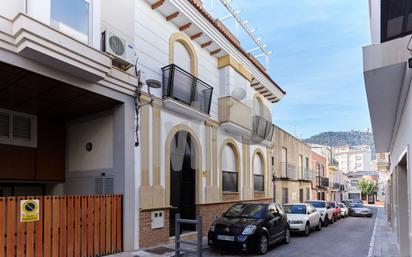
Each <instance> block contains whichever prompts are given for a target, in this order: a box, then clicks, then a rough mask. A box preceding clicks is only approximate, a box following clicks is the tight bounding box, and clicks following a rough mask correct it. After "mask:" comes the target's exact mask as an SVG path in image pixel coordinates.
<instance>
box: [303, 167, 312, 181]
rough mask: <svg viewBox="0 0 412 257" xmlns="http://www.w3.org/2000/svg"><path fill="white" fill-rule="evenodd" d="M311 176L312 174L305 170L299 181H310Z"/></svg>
mask: <svg viewBox="0 0 412 257" xmlns="http://www.w3.org/2000/svg"><path fill="white" fill-rule="evenodd" d="M312 174H313V172H312V171H311V170H309V169H307V170H305V171H304V172H303V177H302V178H301V180H307V181H312Z"/></svg>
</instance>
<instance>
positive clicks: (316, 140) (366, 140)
mask: <svg viewBox="0 0 412 257" xmlns="http://www.w3.org/2000/svg"><path fill="white" fill-rule="evenodd" d="M303 141H304V142H306V143H308V144H320V145H328V146H340V145H350V146H355V145H369V146H371V149H372V156H375V144H374V142H373V134H372V133H371V132H363V131H339V132H332V131H329V132H322V133H320V134H317V135H314V136H311V137H310V138H307V139H305V140H303ZM373 158H374V157H372V159H373Z"/></svg>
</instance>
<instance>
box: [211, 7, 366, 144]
mask: <svg viewBox="0 0 412 257" xmlns="http://www.w3.org/2000/svg"><path fill="white" fill-rule="evenodd" d="M211 1H213V7H212V4H211ZM203 3H204V5H205V7H206V8H207V9H208V10H209V11H211V12H212V14H213V16H214V17H215V18H221V17H224V16H226V15H227V12H226V11H225V9H224V8H223V6H222V5H221V3H220V1H219V0H203ZM231 5H232V6H233V7H234V8H235V9H236V10H240V13H239V15H240V16H241V17H242V19H243V20H248V21H249V22H248V23H247V25H248V26H249V27H250V28H256V29H257V30H256V32H255V33H256V35H257V36H259V37H261V38H262V42H263V43H265V44H266V45H267V48H268V49H269V50H271V51H272V54H271V56H270V66H269V70H268V72H269V74H270V75H271V77H272V78H273V79H274V80H275V81H276V82H277V83H278V85H279V86H281V87H282V88H283V89H284V90H285V91H286V92H287V94H286V96H285V97H284V98H283V99H282V100H281V101H280V102H278V103H275V104H273V107H272V109H273V112H272V113H273V122H274V123H275V124H276V125H278V126H280V127H281V128H283V129H285V130H287V131H288V132H290V133H292V134H294V135H295V136H297V137H299V138H308V137H310V136H312V135H315V134H318V133H320V132H325V131H348V130H352V129H353V130H364V129H366V128H370V127H371V125H370V119H369V111H368V105H367V99H366V92H365V87H364V80H363V73H362V47H363V46H366V45H368V44H370V31H369V11H368V1H366V0H293V1H285V0H253V1H252V0H232V2H231ZM211 7H212V8H211ZM224 22H225V25H226V26H227V27H229V28H230V29H231V30H232V31H233V32H234V33H235V34H236V30H235V26H234V24H235V22H234V19H227V20H225V21H224ZM237 36H238V38H239V39H240V40H241V42H242V46H243V47H244V48H245V49H246V50H248V49H252V48H254V45H253V44H252V42H251V40H250V39H249V38H248V37H247V36H246V33H242V31H239V34H237ZM260 60H261V61H262V62H263V63H264V59H260Z"/></svg>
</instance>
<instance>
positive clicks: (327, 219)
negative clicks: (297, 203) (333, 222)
mask: <svg viewBox="0 0 412 257" xmlns="http://www.w3.org/2000/svg"><path fill="white" fill-rule="evenodd" d="M323 226H324V227H327V226H329V218H328V216H325V219H324V220H323Z"/></svg>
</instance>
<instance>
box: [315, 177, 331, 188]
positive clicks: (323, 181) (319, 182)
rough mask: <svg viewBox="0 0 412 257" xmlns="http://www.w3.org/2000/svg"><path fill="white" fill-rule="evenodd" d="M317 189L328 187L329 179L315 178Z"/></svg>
mask: <svg viewBox="0 0 412 257" xmlns="http://www.w3.org/2000/svg"><path fill="white" fill-rule="evenodd" d="M316 186H317V187H329V178H326V177H321V176H316Z"/></svg>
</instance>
